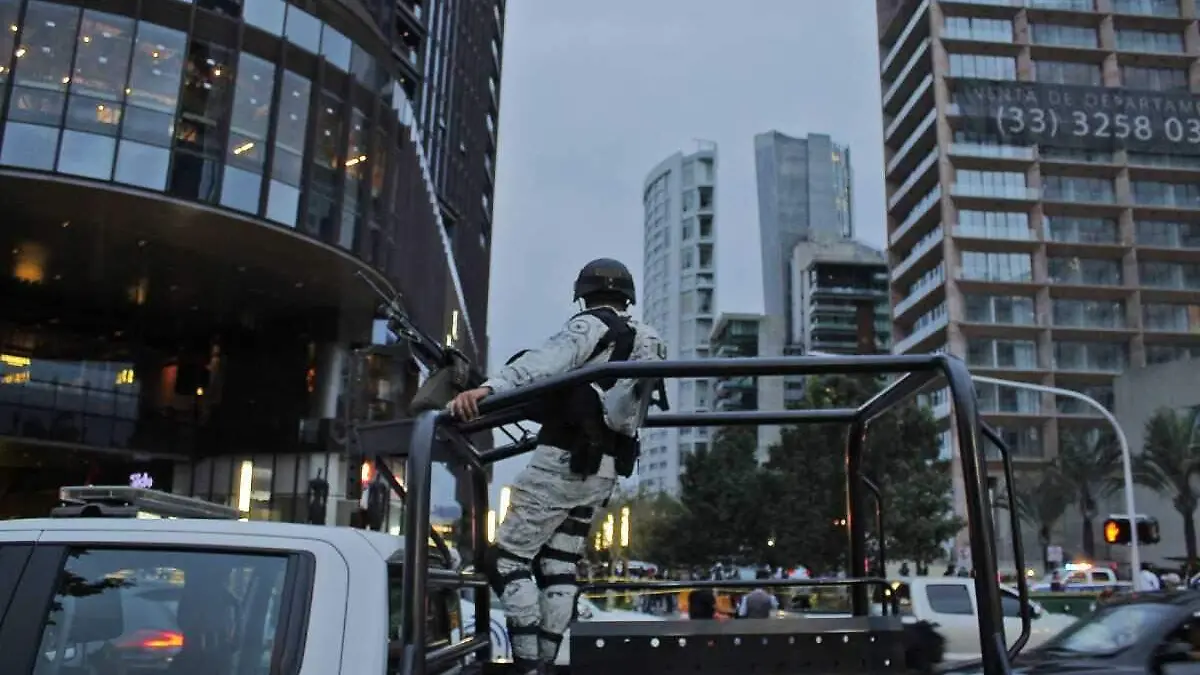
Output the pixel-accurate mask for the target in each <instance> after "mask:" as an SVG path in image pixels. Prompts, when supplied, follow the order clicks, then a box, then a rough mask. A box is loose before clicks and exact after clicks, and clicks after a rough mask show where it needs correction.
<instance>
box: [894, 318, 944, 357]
mask: <svg viewBox="0 0 1200 675" xmlns="http://www.w3.org/2000/svg"><path fill="white" fill-rule="evenodd" d="M949 324H950V317H949V316H948V315H947V314H946V313H945V312H943V313H942V314H941V316H939V317H938V318H936V319H933V320H931V321H928V322H926V323H924V324H923V325H921V326H920V327H917V326H915V325H914V326H913V332H912V334H911V335H909V336H908V337H906V338H904V339H903V340H900V341H898V342H896V344H895V345H894V346H893V347H892V352H893V353H895V354H907V353H909V352H910V351H912V348H913V347H915V346H917V345H919V344H921V343H922V342H924V341H925V340H928V339H929V338H930V337H932V336H933V335H935V334H936V333H938V332H939V331H941V330H944V329H945V328H946V326H948V325H949Z"/></svg>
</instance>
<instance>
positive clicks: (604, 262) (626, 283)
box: [575, 258, 637, 305]
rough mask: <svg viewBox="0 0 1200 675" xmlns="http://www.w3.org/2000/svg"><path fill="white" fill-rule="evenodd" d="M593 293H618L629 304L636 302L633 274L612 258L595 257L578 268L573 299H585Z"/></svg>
mask: <svg viewBox="0 0 1200 675" xmlns="http://www.w3.org/2000/svg"><path fill="white" fill-rule="evenodd" d="M595 293H612V294H614V295H619V296H621V297H623V298H625V299H626V300H628V301H629V304H631V305H632V304H635V303H636V302H637V290H636V289H635V288H634V286H633V275H632V274H630V273H629V268H628V267H625V265H623V264H621V262H620V261H618V260H613V259H612V258H597V259H596V260H593V261H591V262H590V263H588V264H586V265H584V266H583V269H581V270H579V276H578V277H577V278H576V279H575V299H576V300H579V299H580V298H584V299H586V298H587V297H588V296H589V295H593V294H595Z"/></svg>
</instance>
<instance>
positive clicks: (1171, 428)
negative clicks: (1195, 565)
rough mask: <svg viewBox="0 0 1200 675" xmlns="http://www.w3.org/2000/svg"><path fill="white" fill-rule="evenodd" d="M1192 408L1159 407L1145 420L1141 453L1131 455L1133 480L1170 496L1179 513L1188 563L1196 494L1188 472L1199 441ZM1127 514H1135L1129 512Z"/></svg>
mask: <svg viewBox="0 0 1200 675" xmlns="http://www.w3.org/2000/svg"><path fill="white" fill-rule="evenodd" d="M1198 414H1200V413H1198V411H1197V410H1196V409H1192V410H1188V411H1186V412H1175V411H1174V410H1171V409H1170V408H1160V409H1159V410H1158V412H1156V413H1154V416H1152V417H1151V418H1150V419H1149V420H1148V421H1147V422H1146V434H1145V438H1146V440H1145V443H1143V445H1142V454H1141V455H1138V456H1137V457H1135V458H1134V465H1133V468H1134V475H1133V477H1134V480H1136V481H1137V482H1138V483H1139V484H1141V485H1144V486H1146V487H1148V488H1150V489H1152V490H1154V491H1155V492H1158V493H1160V494H1163V495H1167V496H1170V497H1171V498H1172V505H1173V506H1174V507H1175V510H1176V511H1178V512H1179V515H1180V516H1182V517H1183V540H1184V545H1185V546H1187V556H1188V561H1189V564H1191V562H1190V561H1193V560H1194V559H1195V558H1196V516H1195V513H1196V506H1197V504H1198V503H1200V494H1197V491H1196V488H1195V487H1194V486H1193V485H1192V476H1193V475H1195V474H1196V473H1198V472H1200V445H1198V444H1197V443H1196V438H1195V429H1196V424H1197V423H1198V422H1200V419H1197V415H1198ZM1130 515H1131V516H1133V515H1136V514H1130Z"/></svg>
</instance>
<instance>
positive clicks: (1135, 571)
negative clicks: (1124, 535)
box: [971, 375, 1142, 591]
mask: <svg viewBox="0 0 1200 675" xmlns="http://www.w3.org/2000/svg"><path fill="white" fill-rule="evenodd" d="M971 379H972V380H974V381H976V382H981V383H983V384H994V385H996V386H998V387H1012V388H1013V389H1026V390H1029V391H1036V392H1039V393H1043V394H1054V395H1055V396H1066V397H1067V398H1073V399H1075V400H1076V401H1082V402H1084V403H1086V404H1087V405H1089V406H1091V407H1092V408H1094V409H1095V410H1096V411H1097V412H1099V413H1100V414H1101V415H1103V416H1104V419H1106V420H1108V423H1109V424H1111V425H1112V428H1113V430H1114V431H1116V432H1117V443H1119V444H1120V446H1121V469H1122V472H1123V473H1124V474H1125V475H1124V478H1125V510H1126V511H1127V512H1128V514H1129V567H1130V576H1131V577H1132V578H1133V590H1135V591H1140V590H1142V588H1141V586H1142V578H1141V577H1142V575H1141V570H1142V554H1141V547H1140V546H1139V545H1138V534H1137V507H1136V505H1135V504H1134V498H1133V456H1132V455H1131V454H1130V452H1129V439H1127V438H1126V437H1125V431H1124V430H1123V429H1122V428H1121V425H1120V424H1118V423H1117V418H1116V417H1113V414H1112V413H1110V412H1109V411H1108V408H1105V407H1104V406H1103V405H1101V403H1100V402H1099V401H1097V400H1096V399H1094V398H1092V397H1091V396H1087V395H1084V394H1081V393H1079V392H1077V391H1071V390H1070V389H1059V388H1058V387H1047V386H1045V385H1041V384H1032V383H1029V382H1016V381H1014V380H1000V379H997V378H994V377H985V376H983V375H972V376H971Z"/></svg>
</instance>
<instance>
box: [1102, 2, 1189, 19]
mask: <svg viewBox="0 0 1200 675" xmlns="http://www.w3.org/2000/svg"><path fill="white" fill-rule="evenodd" d="M1112 6H1113V11H1114V12H1116V13H1117V14H1142V15H1150V16H1179V0H1112Z"/></svg>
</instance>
